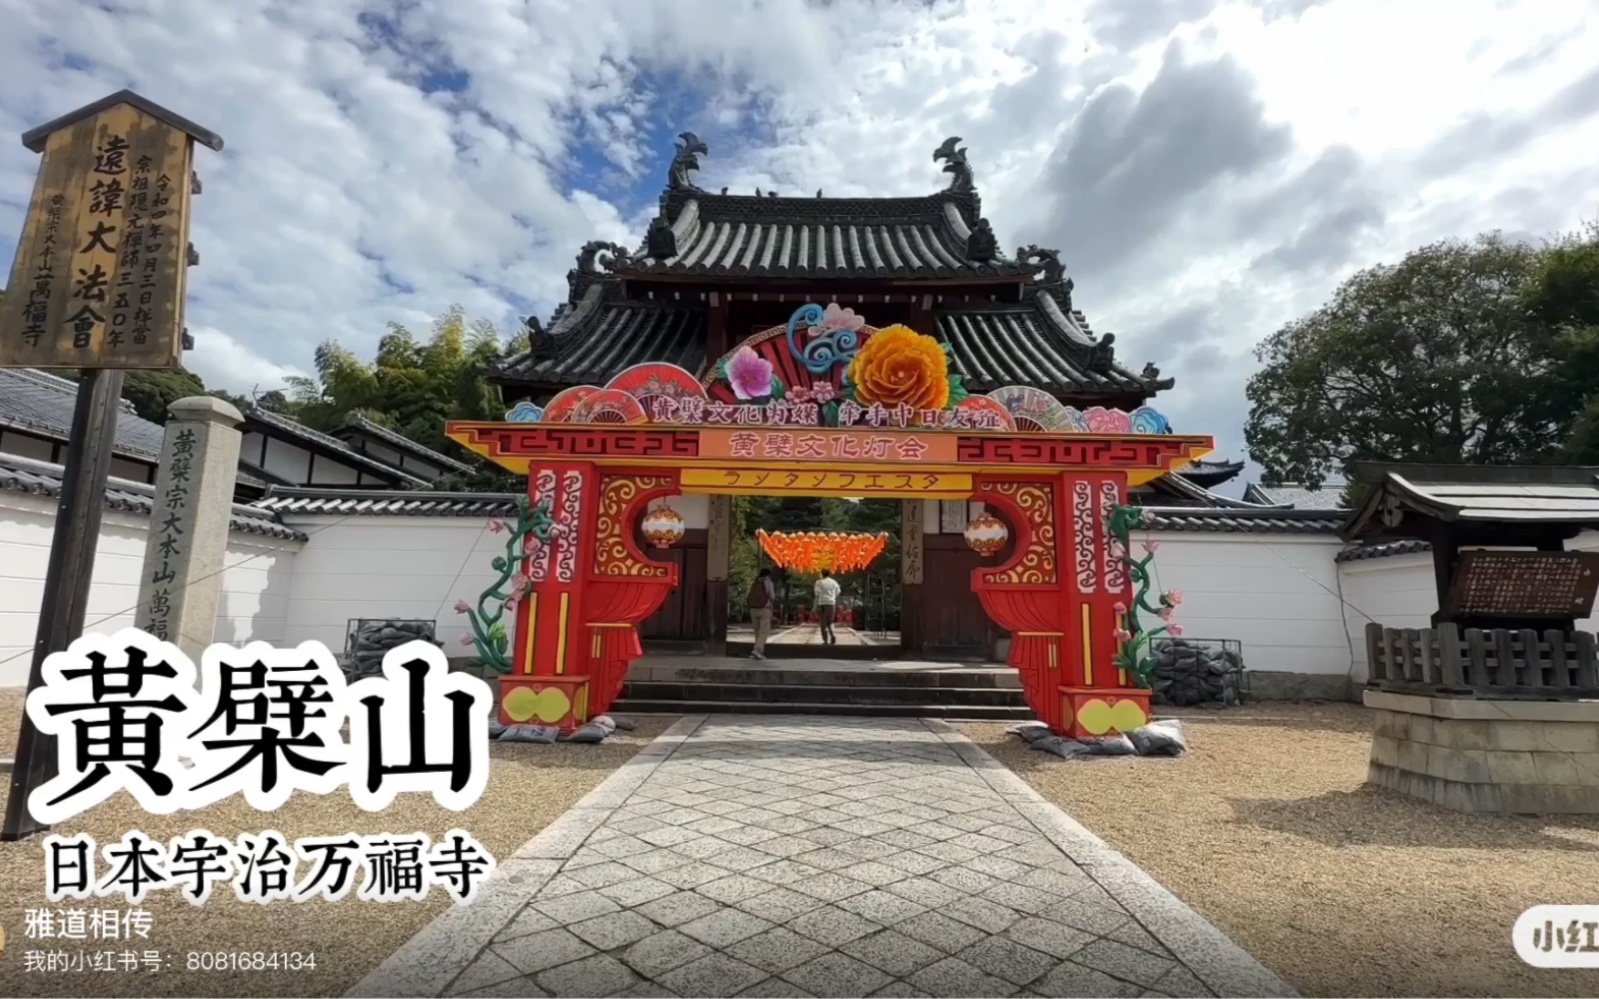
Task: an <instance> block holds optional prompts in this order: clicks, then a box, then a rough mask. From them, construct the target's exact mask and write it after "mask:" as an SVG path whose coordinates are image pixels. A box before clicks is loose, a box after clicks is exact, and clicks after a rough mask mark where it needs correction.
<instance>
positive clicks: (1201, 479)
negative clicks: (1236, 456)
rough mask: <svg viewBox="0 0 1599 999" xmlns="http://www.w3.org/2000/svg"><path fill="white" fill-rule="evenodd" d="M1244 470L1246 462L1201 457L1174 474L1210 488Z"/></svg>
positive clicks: (1227, 480)
mask: <svg viewBox="0 0 1599 999" xmlns="http://www.w3.org/2000/svg"><path fill="white" fill-rule="evenodd" d="M1243 470H1244V463H1243V462H1241V461H1205V460H1203V459H1201V460H1199V461H1190V462H1189V463H1188V464H1186V465H1184V466H1183V467H1181V468H1179V469H1176V470H1175V472H1174V473H1173V474H1176V475H1181V476H1182V477H1183V478H1185V479H1187V480H1188V481H1189V482H1192V483H1194V484H1195V485H1197V486H1204V487H1205V488H1207V489H1208V488H1211V487H1214V486H1219V485H1221V484H1222V483H1224V482H1230V481H1232V480H1233V479H1234V478H1236V477H1237V475H1238V473H1239V472H1242V471H1243ZM1245 498H1246V499H1248V496H1245ZM1268 505H1270V506H1277V505H1279V504H1276V503H1272V504H1268Z"/></svg>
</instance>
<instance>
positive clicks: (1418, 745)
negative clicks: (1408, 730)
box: [1397, 740, 1427, 774]
mask: <svg viewBox="0 0 1599 999" xmlns="http://www.w3.org/2000/svg"><path fill="white" fill-rule="evenodd" d="M1397 766H1398V767H1399V769H1401V770H1409V771H1410V772H1411V773H1413V774H1424V773H1426V772H1427V744H1426V743H1424V742H1411V741H1409V740H1405V741H1402V742H1400V743H1399V762H1398V764H1397Z"/></svg>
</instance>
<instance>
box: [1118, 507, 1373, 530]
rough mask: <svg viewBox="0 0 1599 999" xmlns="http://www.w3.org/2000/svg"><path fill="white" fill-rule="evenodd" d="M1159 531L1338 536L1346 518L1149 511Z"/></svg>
mask: <svg viewBox="0 0 1599 999" xmlns="http://www.w3.org/2000/svg"><path fill="white" fill-rule="evenodd" d="M1145 509H1147V510H1153V511H1154V513H1155V523H1154V524H1153V525H1152V527H1153V528H1154V529H1155V530H1157V531H1195V532H1203V533H1239V534H1337V533H1338V528H1339V526H1340V525H1341V524H1342V523H1343V521H1344V517H1343V515H1342V514H1335V513H1331V512H1324V511H1317V510H1271V509H1254V510H1250V509H1242V508H1212V509H1206V508H1204V507H1145Z"/></svg>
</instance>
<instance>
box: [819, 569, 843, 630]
mask: <svg viewBox="0 0 1599 999" xmlns="http://www.w3.org/2000/svg"><path fill="white" fill-rule="evenodd" d="M838 591H839V585H838V580H836V579H834V578H833V574H832V573H831V572H828V571H827V570H826V569H823V570H822V575H821V578H820V579H818V580H817V581H816V616H817V618H818V619H820V620H821V623H822V644H823V645H837V644H838V639H837V638H836V637H834V635H833V616H834V615H835V614H837V613H838Z"/></svg>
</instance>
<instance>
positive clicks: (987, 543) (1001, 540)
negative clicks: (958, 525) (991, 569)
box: [965, 510, 1010, 558]
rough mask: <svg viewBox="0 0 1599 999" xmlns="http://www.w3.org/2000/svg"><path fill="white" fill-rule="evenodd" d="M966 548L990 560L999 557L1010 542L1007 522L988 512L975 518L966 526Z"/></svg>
mask: <svg viewBox="0 0 1599 999" xmlns="http://www.w3.org/2000/svg"><path fill="white" fill-rule="evenodd" d="M965 534H966V547H968V548H970V549H971V550H972V551H974V552H976V553H977V554H979V555H981V556H983V557H984V558H988V557H989V556H991V555H998V554H999V553H1000V551H1001V550H1003V549H1004V547H1005V542H1007V541H1009V540H1010V528H1008V527H1006V526H1005V522H1004V521H1003V520H1000V519H999V518H998V517H996V516H994V515H993V514H991V513H989V512H987V511H986V510H985V511H984V512H982V513H980V514H978V515H977V516H975V517H973V518H972V519H971V521H970V522H969V523H968V524H967V525H966V531H965Z"/></svg>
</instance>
